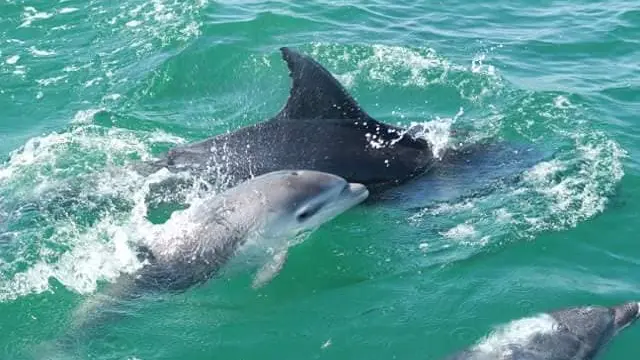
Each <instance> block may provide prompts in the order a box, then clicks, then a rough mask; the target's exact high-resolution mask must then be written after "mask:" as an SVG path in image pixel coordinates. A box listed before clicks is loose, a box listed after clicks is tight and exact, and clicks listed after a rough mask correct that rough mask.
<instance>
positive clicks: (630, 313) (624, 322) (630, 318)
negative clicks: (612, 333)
mask: <svg viewBox="0 0 640 360" xmlns="http://www.w3.org/2000/svg"><path fill="white" fill-rule="evenodd" d="M613 310H614V312H615V318H614V323H615V326H616V329H618V330H621V329H623V328H625V327H627V326H628V325H630V324H631V323H633V322H634V321H636V320H637V319H638V318H639V317H640V303H638V302H630V303H626V304H623V305H618V306H616V307H614V308H613Z"/></svg>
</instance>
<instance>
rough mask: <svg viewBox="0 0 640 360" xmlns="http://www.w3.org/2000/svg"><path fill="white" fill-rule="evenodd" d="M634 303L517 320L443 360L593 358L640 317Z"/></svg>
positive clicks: (558, 312) (591, 307)
mask: <svg viewBox="0 0 640 360" xmlns="http://www.w3.org/2000/svg"><path fill="white" fill-rule="evenodd" d="M639 310H640V309H639V306H638V303H637V302H629V303H626V304H621V305H618V306H613V307H602V306H583V307H573V308H568V309H563V310H558V311H555V312H551V313H548V314H546V313H545V314H539V315H538V316H535V317H531V318H525V319H521V320H517V321H515V322H513V323H510V324H509V325H507V326H505V327H503V328H501V329H500V330H498V331H496V332H495V333H494V334H492V335H490V336H488V337H487V338H485V339H484V340H483V341H481V342H480V343H478V344H476V345H475V346H473V347H471V348H469V349H467V350H464V351H462V352H460V353H457V354H455V355H453V356H450V357H447V358H446V359H445V360H593V359H595V358H596V356H598V355H599V354H600V353H602V350H603V349H604V347H605V346H606V345H607V344H608V342H609V341H610V340H611V339H612V338H613V337H614V336H615V335H616V334H618V333H619V332H620V330H622V329H624V328H625V327H627V326H628V325H630V324H632V323H633V322H635V320H636V319H638V317H639V316H640V312H639Z"/></svg>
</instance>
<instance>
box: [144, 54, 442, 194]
mask: <svg viewBox="0 0 640 360" xmlns="http://www.w3.org/2000/svg"><path fill="white" fill-rule="evenodd" d="M280 50H281V52H282V57H283V59H284V60H285V61H286V63H287V66H288V68H289V70H290V76H291V78H292V79H293V85H292V87H291V92H290V95H289V98H288V100H287V102H286V104H285V106H284V108H283V109H282V110H281V111H280V112H279V113H278V114H277V115H276V116H275V117H273V118H271V119H269V120H267V121H264V122H261V123H257V124H255V125H251V126H247V127H244V128H240V129H237V130H235V131H233V132H230V133H226V134H221V135H218V136H215V137H212V138H209V139H206V140H204V141H200V142H196V143H192V144H188V145H185V146H178V147H175V148H173V149H171V150H169V152H168V153H167V154H166V155H165V156H164V157H163V158H162V159H160V160H158V161H155V162H152V163H146V165H144V166H141V167H139V169H140V170H141V171H143V172H154V171H156V170H158V169H160V168H167V169H169V170H170V171H172V172H176V171H182V170H190V171H191V172H192V173H196V174H200V175H204V177H205V178H208V179H209V182H211V183H216V180H220V179H217V178H218V177H220V176H221V174H222V175H224V177H225V179H224V181H225V184H226V185H228V186H233V185H235V184H236V183H238V182H240V181H243V180H246V179H248V178H251V177H252V176H256V175H260V174H264V173H268V172H272V171H277V170H281V169H308V170H316V171H323V172H328V173H331V174H335V175H338V176H340V177H342V178H344V179H346V180H347V181H349V182H357V183H361V184H363V185H365V186H367V188H368V189H369V190H370V191H372V192H375V191H377V190H378V189H384V188H388V187H390V186H392V185H394V184H399V183H402V182H404V181H406V180H408V179H410V178H412V177H414V176H415V175H417V174H420V173H422V172H424V171H426V170H427V169H429V168H430V167H431V166H432V164H433V162H434V159H433V154H432V151H431V149H430V146H429V144H428V143H427V141H425V140H424V139H420V138H413V137H412V136H411V135H409V134H408V133H407V131H406V130H405V129H402V128H399V127H395V126H392V125H388V124H385V123H382V122H380V121H377V120H375V119H373V118H372V117H371V116H369V115H368V114H367V113H366V112H365V111H364V110H363V109H362V107H361V106H360V105H359V104H358V103H357V102H356V101H355V100H354V99H353V98H352V97H351V95H349V93H348V92H347V91H346V90H345V89H344V87H343V86H342V85H341V84H340V83H339V82H338V80H336V79H335V78H334V77H333V76H332V75H331V73H329V71H327V70H326V69H325V68H324V67H322V65H320V64H319V63H318V62H316V61H315V60H314V59H312V58H310V57H309V56H306V55H302V54H300V53H298V52H295V51H294V50H292V49H289V48H286V47H283V48H281V49H280Z"/></svg>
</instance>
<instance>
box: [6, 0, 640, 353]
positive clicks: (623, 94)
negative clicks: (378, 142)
mask: <svg viewBox="0 0 640 360" xmlns="http://www.w3.org/2000/svg"><path fill="white" fill-rule="evenodd" d="M0 14H1V15H0V44H1V46H0V109H1V110H0V156H1V157H2V158H3V159H2V160H3V161H4V163H3V164H2V166H1V167H0V332H1V334H2V335H0V358H2V359H23V358H28V355H29V354H30V353H31V352H33V349H35V348H36V347H37V346H38V344H40V343H43V342H46V341H49V340H51V339H55V338H56V337H58V336H60V335H61V334H62V333H63V332H64V330H65V329H67V328H68V327H69V326H70V323H69V321H70V320H69V316H70V315H71V314H72V313H73V311H74V309H75V308H76V307H78V306H80V305H81V304H82V303H83V301H85V300H86V299H87V298H88V297H89V296H90V295H91V294H93V293H96V292H99V290H100V288H102V287H103V286H104V285H105V284H106V283H108V282H112V281H114V280H115V279H116V278H117V276H118V274H119V273H120V272H121V271H125V272H126V271H132V270H133V269H135V268H136V266H137V265H139V264H138V262H137V260H136V258H135V257H134V256H133V253H132V252H131V250H130V249H129V247H128V245H127V244H128V241H133V240H136V239H137V238H139V237H142V236H144V234H143V233H142V232H141V231H138V230H137V229H138V228H137V227H136V226H137V225H138V224H140V222H141V221H143V220H144V219H141V215H140V211H141V209H142V210H144V209H145V206H146V205H145V202H144V197H145V191H146V189H147V187H146V186H145V184H146V181H147V179H144V178H141V177H139V176H136V174H135V173H132V172H130V171H128V170H127V167H126V165H127V164H132V163H135V162H136V161H137V160H139V159H150V158H153V157H157V156H160V155H161V154H162V153H163V152H164V151H166V150H167V149H169V148H171V147H172V146H175V145H176V144H181V143H186V142H191V141H195V140H198V139H203V138H206V137H208V136H212V135H215V134H219V133H222V132H225V131H227V130H232V129H235V128H238V127H240V126H243V125H248V124H251V123H256V122H259V121H262V120H264V119H265V118H268V117H269V116H271V115H273V114H274V113H275V112H276V111H278V110H279V109H280V107H281V106H282V104H283V103H284V101H285V99H286V97H287V95H288V90H289V78H288V74H287V71H286V67H285V65H284V63H283V62H282V61H281V59H280V55H279V52H278V48H279V47H281V46H291V47H295V48H297V49H298V50H300V51H301V52H304V53H307V54H310V55H311V56H313V57H314V58H315V59H317V60H318V61H319V62H320V63H322V64H323V65H325V66H326V67H327V68H328V69H329V70H330V71H331V72H332V73H333V74H334V75H335V76H336V77H337V78H338V79H339V80H340V81H341V82H342V83H343V84H344V85H345V86H346V87H347V88H348V89H349V91H350V92H351V93H352V94H353V95H354V96H355V97H356V99H357V100H358V101H359V103H360V104H362V106H363V107H364V108H365V109H366V110H367V111H368V112H369V113H370V114H371V115H372V116H374V117H375V118H377V119H379V120H382V121H385V122H389V123H399V124H402V125H403V126H411V125H412V124H413V125H416V124H418V125H422V126H426V127H427V128H429V129H431V130H432V131H431V132H430V133H429V137H428V139H429V141H431V142H432V143H433V145H434V149H435V150H434V151H437V150H439V149H446V148H448V147H452V146H455V144H457V143H458V142H463V143H476V142H479V141H482V140H483V139H487V138H490V139H499V140H505V141H509V142H511V143H514V144H525V146H531V147H532V148H535V149H537V150H540V151H541V152H542V153H543V154H544V155H543V156H541V157H539V158H538V157H535V158H534V159H535V161H532V162H531V161H529V162H523V163H519V164H518V165H509V166H506V167H504V166H500V164H504V163H506V162H507V160H509V158H510V156H505V155H504V154H502V155H500V154H494V153H488V154H487V159H489V160H491V159H493V160H492V161H493V164H494V165H495V166H488V165H483V166H482V167H480V169H481V170H482V171H478V172H473V171H470V170H469V169H466V170H465V172H464V174H465V177H463V176H462V175H461V177H459V178H456V177H450V178H449V179H450V180H451V182H450V184H451V185H450V186H447V184H449V183H448V182H445V184H444V185H443V184H440V186H439V187H438V188H437V189H435V188H434V190H433V192H432V193H431V194H426V195H425V194H424V193H423V194H421V195H420V196H422V195H424V196H426V197H424V198H423V197H419V198H418V199H417V200H416V199H414V200H415V201H416V203H419V205H420V206H413V205H415V204H413V203H412V204H411V205H412V206H404V207H403V206H397V204H396V205H393V204H391V205H389V204H388V205H372V206H363V207H358V208H356V209H353V210H352V211H349V212H348V213H346V214H344V215H343V216H341V217H339V218H337V219H336V220H335V221H333V222H331V223H329V224H327V225H326V226H324V227H322V228H321V229H319V230H318V231H317V232H316V233H314V234H313V235H312V236H311V237H310V238H309V239H307V241H306V242H305V243H303V244H301V245H299V246H297V247H295V248H294V249H292V251H291V254H290V257H289V261H288V263H287V265H286V266H285V268H284V269H283V271H282V272H281V274H280V275H279V276H278V277H277V278H276V279H275V280H274V281H273V282H272V283H270V284H269V285H268V286H266V287H265V288H263V289H261V290H258V291H256V290H252V289H251V287H250V281H251V276H252V275H253V274H252V273H251V272H250V271H248V270H247V271H246V272H244V273H240V274H239V275H235V276H230V277H222V278H220V279H215V280H213V281H211V282H209V283H208V284H207V285H206V286H204V287H200V288H195V289H192V290H190V291H188V292H185V293H184V294H180V295H172V296H169V295H167V296H164V297H161V298H158V299H155V298H152V299H146V300H144V301H140V302H139V303H137V304H136V307H135V309H133V310H130V312H129V314H128V315H129V316H126V317H124V318H123V319H119V320H117V321H113V322H110V323H108V324H106V325H105V326H104V327H102V328H100V329H99V330H98V332H97V333H96V334H94V336H91V337H90V338H89V340H86V341H83V342H81V343H80V344H76V346H75V348H74V351H75V352H76V355H77V356H78V358H83V359H88V358H91V359H143V360H148V359H176V358H184V359H211V358H219V359H316V358H325V359H353V358H372V359H418V358H420V359H438V358H442V357H444V356H446V355H448V354H450V353H452V352H455V351H457V350H460V349H462V348H463V347H465V346H468V345H471V344H473V343H475V342H476V341H478V340H479V339H480V338H481V337H483V336H485V335H487V334H489V333H490V332H491V330H492V329H493V328H494V327H495V326H497V325H499V324H501V323H505V322H508V321H510V320H514V319H516V318H520V317H524V316H528V315H532V314H534V313H536V312H540V311H546V310H550V309H554V308H556V307H565V306H574V305H583V304H598V305H613V304H616V303H619V302H624V301H628V300H638V299H640V278H639V277H638V276H637V274H638V273H640V261H638V259H640V246H638V244H637V231H638V226H640V225H638V223H637V221H634V220H633V219H635V218H636V214H637V213H638V210H640V207H639V206H637V205H635V202H636V201H637V200H638V199H640V166H639V165H640V164H639V163H638V160H637V159H638V155H639V151H640V145H638V144H639V142H638V138H639V137H640V127H638V126H637V123H638V121H639V120H640V119H639V118H638V114H639V113H640V63H638V59H639V58H640V2H639V1H637V0H630V1H613V0H604V1H577V0H566V1H535V2H534V1H523V0H520V1H505V0H502V1H485V2H468V1H449V2H431V3H424V4H416V2H409V1H393V2H391V1H375V2H364V1H363V2H330V1H315V2H281V1H266V2H256V1H229V2H210V1H206V0H187V1H182V2H180V1H175V0H126V1H122V2H120V3H119V4H115V3H113V4H112V3H109V2H98V1H89V2H82V1H76V0H70V1H59V2H22V1H5V2H3V3H2V4H0ZM458 130H464V131H461V132H460V134H463V135H459V136H455V133H456V131H458ZM496 164H497V165H496ZM505 169H506V170H505ZM503 170H505V171H503ZM496 174H498V175H499V176H498V175H496ZM514 175H515V176H517V181H502V180H504V179H505V178H509V179H512V178H513V176H514ZM456 179H458V181H456ZM460 179H462V180H460ZM191 195H192V196H195V194H191ZM427 195H428V196H427ZM152 220H154V221H160V219H159V217H158V218H156V219H152ZM156 300H162V301H156ZM638 335H640V328H630V329H628V330H626V331H625V332H624V333H622V334H621V335H619V336H618V337H617V338H616V339H615V340H614V342H613V343H612V344H611V346H610V347H609V349H608V351H607V352H606V353H605V354H603V356H602V359H610V360H612V359H630V358H635V357H636V353H637V349H636V348H637V346H634V345H636V343H635V338H637V337H638Z"/></svg>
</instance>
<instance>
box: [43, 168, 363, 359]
mask: <svg viewBox="0 0 640 360" xmlns="http://www.w3.org/2000/svg"><path fill="white" fill-rule="evenodd" d="M368 195H369V191H368V189H367V188H366V186H364V185H362V184H358V183H348V182H347V181H346V180H344V179H343V178H341V177H339V176H336V175H333V174H329V173H324V172H319V171H313V170H280V171H276V172H270V173H266V174H263V175H260V176H257V177H255V178H253V179H250V180H246V181H244V182H242V183H240V184H238V185H236V186H234V187H231V188H229V189H226V190H225V191H223V192H221V193H218V194H211V195H209V196H206V197H204V198H202V199H200V200H198V201H197V202H194V203H193V204H192V205H191V206H190V207H189V208H187V209H185V210H180V211H175V212H174V213H173V214H172V215H171V217H170V218H169V220H167V222H166V223H164V224H160V225H158V224H155V225H154V224H148V226H149V228H148V229H142V232H143V233H146V234H148V235H150V240H149V241H145V242H142V243H141V244H139V252H140V255H141V256H140V257H141V260H142V262H143V263H144V266H142V267H141V268H140V269H138V270H137V271H136V272H134V273H132V274H122V275H121V276H120V277H119V278H118V279H117V280H116V282H115V283H113V284H110V285H109V286H108V287H107V289H106V290H105V291H103V292H100V293H97V294H95V295H94V296H92V297H89V298H88V299H87V301H85V302H84V303H82V304H81V305H80V306H79V307H78V308H77V309H76V310H75V311H74V312H73V314H72V317H71V320H70V326H69V328H68V331H66V332H65V334H64V336H62V337H61V338H60V339H58V340H57V341H55V342H53V343H45V344H43V345H42V346H40V347H38V348H37V349H36V352H37V353H38V355H39V354H49V353H60V352H61V351H62V352H63V353H64V352H68V351H69V349H70V348H72V347H73V345H74V344H78V343H79V338H82V337H84V336H86V335H87V334H88V333H89V332H90V330H92V329H95V328H96V327H97V326H98V325H99V324H102V323H104V322H105V321H106V320H107V319H111V318H113V317H114V316H117V314H118V313H121V312H122V310H121V308H120V306H122V305H126V304H127V302H128V301H130V300H135V299H138V298H140V297H142V296H144V295H147V294H152V293H156V294H158V293H169V294H170V293H179V292H184V291H187V290H188V289H190V288H192V287H195V286H198V285H202V284H204V283H206V282H207V281H208V280H209V279H211V278H212V277H214V276H216V274H218V273H219V272H220V271H221V270H223V269H225V268H228V267H229V266H230V264H231V263H234V261H232V260H238V261H240V262H241V264H238V261H236V262H235V264H236V265H242V266H244V265H246V262H249V264H248V265H249V266H251V265H258V266H257V268H258V271H257V272H256V274H255V277H254V279H253V283H252V287H254V288H259V287H262V286H264V285H265V284H267V283H268V282H269V281H271V279H273V278H274V277H275V276H276V275H277V274H278V273H279V271H280V270H281V269H282V268H283V266H284V264H285V262H286V259H287V252H288V249H289V248H290V247H291V246H295V245H296V244H298V243H299V242H301V241H303V240H304V239H305V237H306V236H308V235H309V234H310V233H311V232H313V231H314V230H316V229H317V228H318V227H320V226H321V225H323V224H324V223H326V222H328V221H330V220H331V219H333V218H335V217H336V216H338V215H340V214H341V213H343V212H344V211H346V210H348V209H350V208H351V207H353V206H355V205H357V204H359V203H361V202H362V201H364V200H365V199H366V198H367V197H368ZM242 260H244V261H242ZM260 265H262V266H260ZM47 358H48V357H47Z"/></svg>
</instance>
